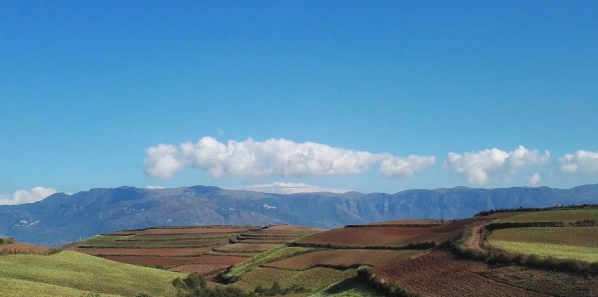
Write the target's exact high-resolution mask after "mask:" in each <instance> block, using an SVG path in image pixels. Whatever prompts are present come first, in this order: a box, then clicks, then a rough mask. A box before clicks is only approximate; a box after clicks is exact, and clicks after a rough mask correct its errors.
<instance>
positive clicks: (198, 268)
mask: <svg viewBox="0 0 598 297" xmlns="http://www.w3.org/2000/svg"><path fill="white" fill-rule="evenodd" d="M228 266H229V265H224V264H186V265H180V266H176V267H173V268H172V269H169V270H170V271H177V272H182V273H187V274H189V273H194V272H195V273H198V274H200V275H213V274H216V273H220V272H223V271H224V270H225V269H226V268H228Z"/></svg>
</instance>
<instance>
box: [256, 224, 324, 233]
mask: <svg viewBox="0 0 598 297" xmlns="http://www.w3.org/2000/svg"><path fill="white" fill-rule="evenodd" d="M260 231H264V232H279V231H283V232H322V231H324V229H321V228H316V227H303V226H294V225H275V226H269V227H266V228H264V229H262V230H260Z"/></svg>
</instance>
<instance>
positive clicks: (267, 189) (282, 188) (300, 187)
mask: <svg viewBox="0 0 598 297" xmlns="http://www.w3.org/2000/svg"><path fill="white" fill-rule="evenodd" d="M243 190H248V191H254V192H263V193H276V194H296V193H316V192H330V193H346V192H348V191H349V190H345V189H334V188H321V187H318V186H313V185H309V184H304V183H285V182H275V183H272V184H255V185H251V186H247V187H244V188H243Z"/></svg>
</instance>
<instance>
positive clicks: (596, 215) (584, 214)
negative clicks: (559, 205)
mask: <svg viewBox="0 0 598 297" xmlns="http://www.w3.org/2000/svg"><path fill="white" fill-rule="evenodd" d="M588 220H598V209H596V208H589V209H556V210H546V211H535V212H527V213H523V214H519V215H514V216H511V217H508V218H504V219H499V220H497V221H496V222H497V223H527V222H566V223H572V222H578V221H588Z"/></svg>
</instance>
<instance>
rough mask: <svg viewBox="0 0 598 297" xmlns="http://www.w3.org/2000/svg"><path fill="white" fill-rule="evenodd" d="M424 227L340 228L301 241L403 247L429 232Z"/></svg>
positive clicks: (339, 244) (336, 244)
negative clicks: (412, 239)
mask: <svg viewBox="0 0 598 297" xmlns="http://www.w3.org/2000/svg"><path fill="white" fill-rule="evenodd" d="M430 229H431V228H422V227H392V226H391V227H367V228H340V229H334V230H330V231H326V232H323V233H318V234H315V235H312V236H310V237H307V238H305V239H303V240H301V241H300V243H302V244H320V245H327V244H329V245H331V246H339V247H401V246H404V245H406V244H408V243H410V241H409V240H408V239H410V238H413V237H416V236H418V235H421V234H424V233H429V232H430V231H431V230H430Z"/></svg>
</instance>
